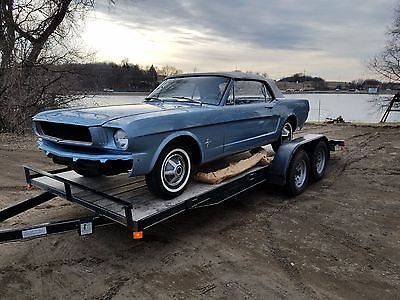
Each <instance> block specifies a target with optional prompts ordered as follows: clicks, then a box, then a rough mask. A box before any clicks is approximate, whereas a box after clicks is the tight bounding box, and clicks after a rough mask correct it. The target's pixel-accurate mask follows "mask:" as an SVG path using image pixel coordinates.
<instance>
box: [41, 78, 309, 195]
mask: <svg viewBox="0 0 400 300" xmlns="http://www.w3.org/2000/svg"><path fill="white" fill-rule="evenodd" d="M308 112H309V103H308V101H307V100H299V99H292V100H290V99H286V98H284V96H283V95H282V93H281V92H280V91H279V89H278V88H277V86H276V84H275V82H274V81H273V80H270V79H267V78H264V77H262V76H258V75H252V74H245V73H241V72H231V73H195V74H183V75H177V76H172V77H169V78H167V79H165V80H164V81H163V82H162V83H161V84H160V85H159V86H158V87H157V88H156V89H155V90H154V91H153V92H152V93H151V94H150V95H149V96H148V97H147V98H145V100H144V101H143V103H141V104H129V105H117V106H107V107H89V108H68V109H58V110H51V111H45V112H41V113H39V114H37V115H36V116H34V117H33V129H34V132H35V133H36V134H37V136H38V137H39V139H38V145H39V148H40V149H42V150H43V151H44V152H45V153H46V155H47V156H49V157H51V158H52V159H53V161H54V162H55V163H57V164H62V165H66V166H70V167H71V168H72V169H73V170H75V171H76V172H77V173H79V174H81V175H83V176H100V175H115V174H118V173H123V172H125V173H128V175H129V176H140V175H145V178H146V182H147V185H148V187H149V189H150V190H151V191H152V192H153V193H154V194H155V195H157V196H159V197H162V198H164V199H171V198H173V197H176V196H177V195H180V194H181V193H182V192H183V191H184V189H185V187H186V185H187V183H188V180H189V177H190V174H191V172H192V170H193V166H197V165H200V164H204V163H206V162H210V161H213V160H216V159H218V158H221V157H224V156H228V155H231V154H235V153H239V152H242V151H246V150H250V149H253V148H257V147H259V146H262V145H267V144H272V147H273V148H274V150H275V151H276V150H277V149H278V147H279V146H280V145H281V144H282V143H284V142H286V141H290V140H291V139H292V136H293V132H294V131H295V130H296V129H300V128H301V127H302V126H303V124H304V122H305V120H306V119H307V116H308Z"/></svg>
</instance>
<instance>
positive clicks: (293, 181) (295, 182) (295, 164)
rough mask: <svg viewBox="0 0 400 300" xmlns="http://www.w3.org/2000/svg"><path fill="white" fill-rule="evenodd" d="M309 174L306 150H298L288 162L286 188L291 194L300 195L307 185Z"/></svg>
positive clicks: (308, 160)
mask: <svg viewBox="0 0 400 300" xmlns="http://www.w3.org/2000/svg"><path fill="white" fill-rule="evenodd" d="M309 175H310V159H309V157H308V155H307V152H306V151H304V150H299V151H298V152H297V153H296V154H295V156H294V157H293V159H292V161H291V162H290V164H289V168H288V172H287V176H286V189H287V191H288V193H289V194H290V195H292V196H297V195H300V194H301V193H302V192H304V190H305V189H306V187H307V184H308V179H309Z"/></svg>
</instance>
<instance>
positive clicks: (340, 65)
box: [82, 0, 400, 81]
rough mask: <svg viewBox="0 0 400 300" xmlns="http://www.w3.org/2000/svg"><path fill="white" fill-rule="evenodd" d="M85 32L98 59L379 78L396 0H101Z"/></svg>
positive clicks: (190, 68) (335, 77)
mask: <svg viewBox="0 0 400 300" xmlns="http://www.w3.org/2000/svg"><path fill="white" fill-rule="evenodd" d="M95 3H96V6H95V9H94V11H92V12H90V13H89V15H88V16H87V18H86V21H85V25H84V30H83V33H82V39H83V41H84V43H85V47H86V49H87V50H88V51H91V52H95V55H96V60H98V61H112V62H116V63H120V62H121V61H122V60H124V59H128V61H129V62H130V63H133V64H139V65H141V66H146V65H152V64H153V65H155V66H164V65H172V66H175V67H176V68H178V69H181V70H183V71H184V72H193V71H196V72H208V71H233V70H242V71H253V72H260V73H267V74H268V76H269V77H270V78H273V79H280V78H282V77H285V76H290V75H292V74H295V73H304V72H305V73H306V74H307V75H311V76H320V77H322V78H325V79H327V80H335V81H336V80H338V81H350V80H354V79H359V78H373V77H376V76H374V74H372V73H370V72H369V71H368V68H367V64H368V61H370V60H371V59H372V58H373V57H374V55H376V54H377V53H379V51H381V50H382V49H383V47H384V46H385V43H386V40H387V36H386V35H385V32H386V31H387V29H388V28H389V26H390V25H391V23H392V20H393V18H394V16H395V9H396V8H397V7H398V5H399V3H400V2H399V1H395V0H335V1H332V0H317V1H316V0H303V1H299V0H269V1H266V0H213V1H210V0H202V1H199V0H197V1H195V0H130V1H129V0H117V1H116V4H115V5H113V4H112V3H111V2H110V1H107V0H98V1H96V2H95Z"/></svg>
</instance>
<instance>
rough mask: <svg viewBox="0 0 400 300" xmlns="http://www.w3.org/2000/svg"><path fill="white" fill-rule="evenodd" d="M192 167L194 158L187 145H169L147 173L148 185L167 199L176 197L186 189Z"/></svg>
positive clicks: (159, 195)
mask: <svg viewBox="0 0 400 300" xmlns="http://www.w3.org/2000/svg"><path fill="white" fill-rule="evenodd" d="M191 168H192V159H191V155H190V152H189V150H188V149H187V147H185V146H177V145H174V144H172V145H169V146H167V147H166V148H165V149H164V150H163V151H162V152H161V154H160V156H159V157H158V159H157V161H156V164H155V165H154V167H153V170H152V171H151V172H150V173H149V174H147V175H146V183H147V186H148V188H149V190H150V191H151V192H152V193H153V194H154V195H156V196H157V197H160V198H162V199H165V200H169V199H172V198H175V197H177V196H179V195H180V194H182V193H183V191H184V190H185V188H186V185H187V183H188V181H189V177H190V172H191Z"/></svg>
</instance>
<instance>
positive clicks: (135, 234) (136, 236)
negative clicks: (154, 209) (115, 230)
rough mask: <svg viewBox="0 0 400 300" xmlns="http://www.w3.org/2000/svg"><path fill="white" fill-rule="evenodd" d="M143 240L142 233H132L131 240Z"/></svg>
mask: <svg viewBox="0 0 400 300" xmlns="http://www.w3.org/2000/svg"><path fill="white" fill-rule="evenodd" d="M142 238H143V231H134V232H133V239H134V240H138V239H142Z"/></svg>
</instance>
